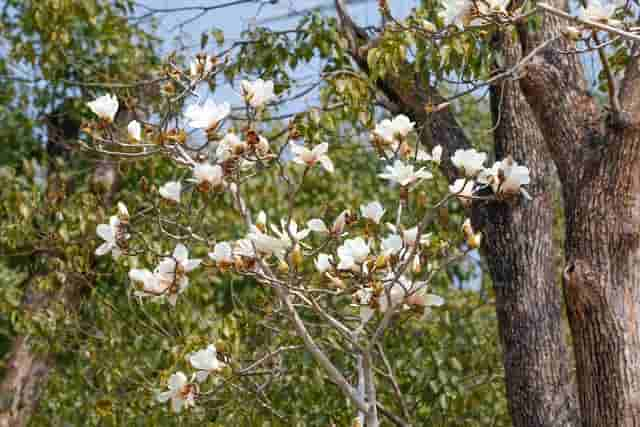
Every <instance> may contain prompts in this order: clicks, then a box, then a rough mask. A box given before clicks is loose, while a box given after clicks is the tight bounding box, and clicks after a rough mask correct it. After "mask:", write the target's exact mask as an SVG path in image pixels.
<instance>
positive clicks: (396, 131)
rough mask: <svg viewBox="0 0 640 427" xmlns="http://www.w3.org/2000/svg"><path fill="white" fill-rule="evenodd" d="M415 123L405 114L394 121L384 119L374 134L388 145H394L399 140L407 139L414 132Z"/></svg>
mask: <svg viewBox="0 0 640 427" xmlns="http://www.w3.org/2000/svg"><path fill="white" fill-rule="evenodd" d="M414 126H415V123H414V122H412V121H411V120H409V118H408V117H407V116H405V115H404V114H399V115H397V116H396V117H394V118H393V120H389V119H384V120H383V121H381V122H380V123H378V124H377V125H376V127H375V129H374V130H373V134H374V135H375V136H376V137H378V138H380V139H381V140H383V141H385V142H387V143H393V142H394V141H396V140H397V139H401V138H406V136H407V135H408V134H409V132H411V131H412V130H413V127H414Z"/></svg>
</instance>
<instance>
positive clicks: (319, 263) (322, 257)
mask: <svg viewBox="0 0 640 427" xmlns="http://www.w3.org/2000/svg"><path fill="white" fill-rule="evenodd" d="M332 263H333V256H331V255H328V254H323V253H321V254H318V257H317V258H316V260H315V263H314V264H315V266H316V270H318V272H319V273H324V272H326V271H327V270H329V269H331V268H332V267H333V265H332Z"/></svg>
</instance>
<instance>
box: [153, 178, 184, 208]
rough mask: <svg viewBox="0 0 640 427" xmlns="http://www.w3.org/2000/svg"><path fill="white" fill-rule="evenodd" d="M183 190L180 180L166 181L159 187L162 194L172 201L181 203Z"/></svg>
mask: <svg viewBox="0 0 640 427" xmlns="http://www.w3.org/2000/svg"><path fill="white" fill-rule="evenodd" d="M181 192H182V183H181V182H180V181H169V182H165V183H164V184H163V185H162V187H160V188H159V189H158V193H160V196H162V197H163V198H165V199H167V200H171V201H172V202H176V203H180V193H181Z"/></svg>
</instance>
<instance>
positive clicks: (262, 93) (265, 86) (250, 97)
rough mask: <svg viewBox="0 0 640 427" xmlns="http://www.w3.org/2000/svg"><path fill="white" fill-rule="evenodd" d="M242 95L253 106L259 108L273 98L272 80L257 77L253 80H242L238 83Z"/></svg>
mask: <svg viewBox="0 0 640 427" xmlns="http://www.w3.org/2000/svg"><path fill="white" fill-rule="evenodd" d="M240 85H241V87H242V96H243V97H244V99H245V100H246V101H247V102H248V103H249V105H251V106H252V107H253V108H261V107H263V106H264V105H265V104H266V103H268V102H269V101H271V100H272V99H274V98H275V93H274V91H273V81H271V80H268V81H266V82H265V81H264V80H262V79H258V80H256V81H254V82H250V81H248V80H243V81H242V82H241V83H240Z"/></svg>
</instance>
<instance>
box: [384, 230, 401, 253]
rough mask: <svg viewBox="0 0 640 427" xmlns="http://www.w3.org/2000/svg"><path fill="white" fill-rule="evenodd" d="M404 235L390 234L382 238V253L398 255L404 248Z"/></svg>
mask: <svg viewBox="0 0 640 427" xmlns="http://www.w3.org/2000/svg"><path fill="white" fill-rule="evenodd" d="M402 246H403V243H402V237H400V236H399V235H397V234H390V235H389V236H387V237H385V238H384V239H382V254H383V255H385V256H390V255H396V254H398V253H400V251H401V250H402Z"/></svg>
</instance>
